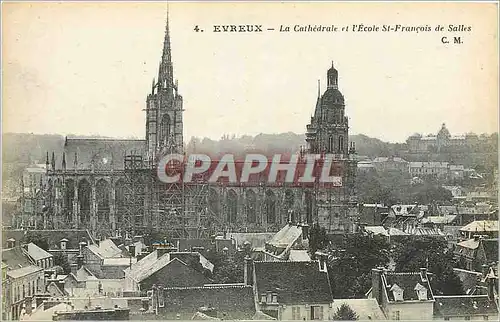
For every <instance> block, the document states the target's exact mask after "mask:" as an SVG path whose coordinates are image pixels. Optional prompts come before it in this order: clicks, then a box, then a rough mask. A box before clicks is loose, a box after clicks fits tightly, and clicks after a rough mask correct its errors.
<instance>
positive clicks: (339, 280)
mask: <svg viewBox="0 0 500 322" xmlns="http://www.w3.org/2000/svg"><path fill="white" fill-rule="evenodd" d="M335 248H337V250H335V251H334V250H332V251H330V255H331V256H330V258H331V260H329V262H328V271H329V274H328V276H329V278H330V285H331V287H332V293H333V295H334V296H335V297H336V298H362V297H364V294H365V293H366V292H367V291H368V290H369V289H370V286H371V270H372V268H374V267H378V266H384V265H386V264H387V263H388V262H389V251H388V248H389V245H388V244H387V242H386V241H385V240H384V239H381V238H376V237H375V238H371V237H369V236H364V235H361V234H356V235H346V236H344V239H343V241H342V242H341V244H340V245H336V246H335ZM338 249H341V251H338Z"/></svg>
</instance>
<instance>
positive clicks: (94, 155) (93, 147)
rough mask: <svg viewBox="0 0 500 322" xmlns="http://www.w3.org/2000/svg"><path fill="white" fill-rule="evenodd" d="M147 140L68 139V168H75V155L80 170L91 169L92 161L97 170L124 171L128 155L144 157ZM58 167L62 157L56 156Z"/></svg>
mask: <svg viewBox="0 0 500 322" xmlns="http://www.w3.org/2000/svg"><path fill="white" fill-rule="evenodd" d="M145 142H146V141H145V140H126V139H125V140H124V139H101V138H74V137H66V141H65V143H64V152H65V153H66V168H67V169H73V168H74V159H75V153H76V154H77V161H78V168H80V169H90V168H91V163H92V161H93V162H94V166H95V169H102V170H110V169H123V168H124V156H125V155H126V154H138V155H144V151H145V148H146V144H145ZM56 157H57V159H58V160H56V166H57V167H60V166H61V161H62V155H58V156H56Z"/></svg>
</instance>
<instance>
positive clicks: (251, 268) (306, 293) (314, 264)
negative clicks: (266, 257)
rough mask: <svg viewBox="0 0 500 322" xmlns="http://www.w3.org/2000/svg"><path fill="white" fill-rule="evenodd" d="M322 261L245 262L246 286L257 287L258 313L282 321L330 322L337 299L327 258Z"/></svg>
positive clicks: (255, 289)
mask: <svg viewBox="0 0 500 322" xmlns="http://www.w3.org/2000/svg"><path fill="white" fill-rule="evenodd" d="M319 257H320V260H319V261H310V262H290V261H271V262H268V261H253V260H251V259H250V258H246V259H245V268H244V274H245V275H244V277H245V278H244V280H245V284H247V285H253V294H254V296H255V306H256V309H257V311H260V312H263V313H264V314H266V315H269V316H271V317H274V318H276V319H278V320H328V319H329V318H330V313H331V312H330V305H331V303H332V300H333V297H332V292H331V288H330V280H329V278H328V271H327V268H326V257H325V256H319Z"/></svg>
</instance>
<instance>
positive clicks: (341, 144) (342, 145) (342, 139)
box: [339, 135, 344, 152]
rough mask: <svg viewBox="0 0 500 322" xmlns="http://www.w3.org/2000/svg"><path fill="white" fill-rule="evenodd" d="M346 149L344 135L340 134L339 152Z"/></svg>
mask: <svg viewBox="0 0 500 322" xmlns="http://www.w3.org/2000/svg"><path fill="white" fill-rule="evenodd" d="M343 151H344V137H343V136H342V135H341V136H339V152H343Z"/></svg>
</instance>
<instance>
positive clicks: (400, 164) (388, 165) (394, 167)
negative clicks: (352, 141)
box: [372, 156, 408, 172]
mask: <svg viewBox="0 0 500 322" xmlns="http://www.w3.org/2000/svg"><path fill="white" fill-rule="evenodd" d="M372 164H373V165H374V166H375V169H376V170H377V171H399V172H406V171H407V170H408V161H406V160H405V159H403V158H400V157H394V156H391V157H377V158H375V159H373V161H372Z"/></svg>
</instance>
